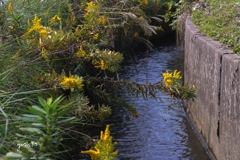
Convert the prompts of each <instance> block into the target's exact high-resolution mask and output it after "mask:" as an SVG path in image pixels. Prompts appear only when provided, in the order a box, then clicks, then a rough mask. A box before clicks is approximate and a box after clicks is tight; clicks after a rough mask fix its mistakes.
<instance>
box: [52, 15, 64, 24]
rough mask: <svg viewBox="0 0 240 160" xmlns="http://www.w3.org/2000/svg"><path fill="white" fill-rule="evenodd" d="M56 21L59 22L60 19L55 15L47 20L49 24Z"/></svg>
mask: <svg viewBox="0 0 240 160" xmlns="http://www.w3.org/2000/svg"><path fill="white" fill-rule="evenodd" d="M57 20H58V21H59V22H61V20H62V19H61V18H60V17H59V16H58V15H55V16H53V17H52V18H51V19H50V20H49V24H55V23H56V21H57Z"/></svg>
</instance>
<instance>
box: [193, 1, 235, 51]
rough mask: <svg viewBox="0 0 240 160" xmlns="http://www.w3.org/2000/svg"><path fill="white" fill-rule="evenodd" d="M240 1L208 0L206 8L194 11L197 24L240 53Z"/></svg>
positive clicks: (207, 33) (203, 30) (209, 34)
mask: <svg viewBox="0 0 240 160" xmlns="http://www.w3.org/2000/svg"><path fill="white" fill-rule="evenodd" d="M237 2H240V1H239V0H236V1H232V0H206V5H207V7H206V8H199V9H196V10H194V11H193V12H192V15H191V16H192V19H193V22H194V23H195V24H196V26H197V27H198V28H199V29H200V30H201V31H202V32H204V33H205V34H206V35H208V36H209V37H211V38H212V39H214V40H217V41H219V42H221V43H223V44H226V45H227V46H229V47H231V48H232V50H233V51H234V52H235V53H237V54H238V55H240V39H239V37H240V28H239V27H240V4H239V3H237Z"/></svg>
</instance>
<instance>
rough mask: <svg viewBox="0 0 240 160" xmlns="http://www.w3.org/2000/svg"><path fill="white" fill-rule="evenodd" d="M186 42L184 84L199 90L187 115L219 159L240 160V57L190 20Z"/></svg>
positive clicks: (187, 105)
mask: <svg viewBox="0 0 240 160" xmlns="http://www.w3.org/2000/svg"><path fill="white" fill-rule="evenodd" d="M184 38H185V39H184V44H185V45H184V81H185V82H188V83H189V85H192V84H194V85H196V86H197V87H196V94H197V98H196V99H195V100H194V101H188V102H186V103H185V104H186V108H187V112H188V114H189V116H190V117H191V118H192V119H193V121H194V122H195V123H196V125H197V127H198V129H199V130H200V132H201V133H202V135H203V136H204V138H205V140H206V142H207V144H208V146H209V147H210V149H211V150H212V152H213V153H214V155H215V157H216V159H218V160H239V159H240V139H239V134H240V56H238V55H237V54H235V53H233V51H232V50H230V49H228V48H227V47H225V46H224V45H222V44H220V43H218V42H216V41H213V40H212V39H210V38H209V37H207V36H205V35H203V33H201V32H200V31H199V30H198V29H197V28H196V26H195V25H194V24H193V23H192V20H191V17H190V16H188V17H187V19H186V21H185V33H184Z"/></svg>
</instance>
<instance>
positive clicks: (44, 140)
mask: <svg viewBox="0 0 240 160" xmlns="http://www.w3.org/2000/svg"><path fill="white" fill-rule="evenodd" d="M38 100H39V103H40V105H32V106H30V107H28V110H27V112H28V113H27V114H22V115H21V116H18V117H17V119H18V120H19V121H22V123H21V124H20V127H19V130H20V131H18V132H17V134H16V135H17V136H18V137H20V138H21V139H20V140H16V142H15V143H17V148H16V151H14V152H9V153H7V154H6V157H7V158H14V157H16V156H18V158H26V159H32V158H34V159H56V157H57V155H59V154H57V153H56V152H57V150H58V149H59V147H60V146H61V145H62V143H61V141H62V138H63V135H64V131H63V129H62V127H66V126H67V125H69V123H70V122H73V120H74V119H75V117H72V116H71V112H72V108H71V103H68V104H66V105H60V103H61V102H62V101H63V98H62V97H58V98H56V99H55V100H54V101H53V99H52V98H48V99H47V100H44V99H43V98H41V97H39V98H38Z"/></svg>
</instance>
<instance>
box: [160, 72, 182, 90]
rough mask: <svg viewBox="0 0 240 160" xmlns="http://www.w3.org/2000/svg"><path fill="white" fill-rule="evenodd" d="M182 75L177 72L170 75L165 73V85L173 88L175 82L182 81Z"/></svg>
mask: <svg viewBox="0 0 240 160" xmlns="http://www.w3.org/2000/svg"><path fill="white" fill-rule="evenodd" d="M180 73H181V72H180V71H177V70H174V72H173V73H169V72H168V71H166V72H164V73H163V74H162V75H163V79H164V83H165V85H166V86H167V87H171V86H172V85H173V81H175V80H180V79H182V77H181V75H180Z"/></svg>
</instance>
